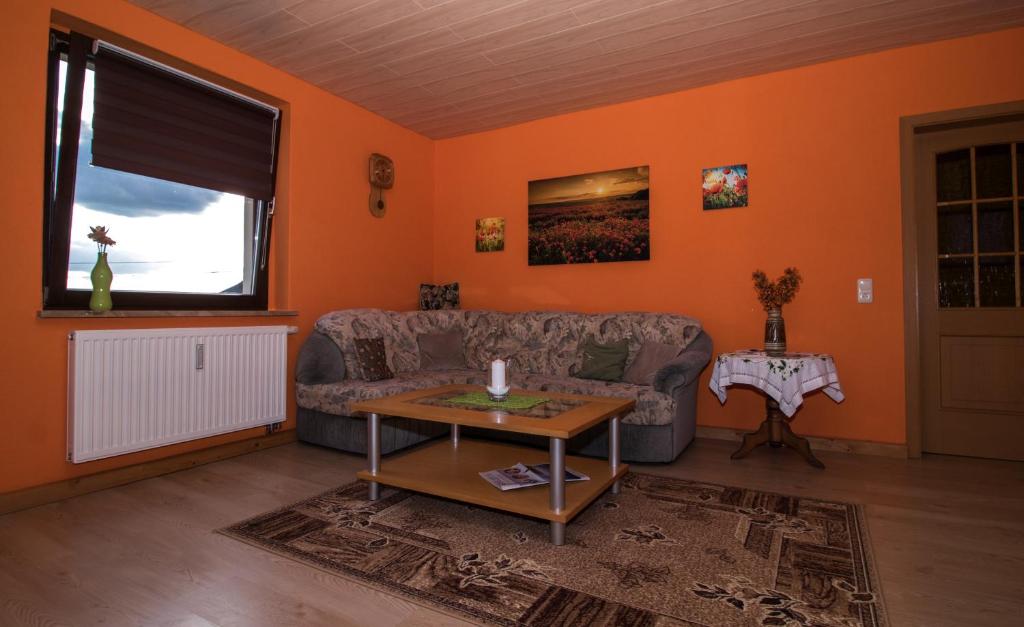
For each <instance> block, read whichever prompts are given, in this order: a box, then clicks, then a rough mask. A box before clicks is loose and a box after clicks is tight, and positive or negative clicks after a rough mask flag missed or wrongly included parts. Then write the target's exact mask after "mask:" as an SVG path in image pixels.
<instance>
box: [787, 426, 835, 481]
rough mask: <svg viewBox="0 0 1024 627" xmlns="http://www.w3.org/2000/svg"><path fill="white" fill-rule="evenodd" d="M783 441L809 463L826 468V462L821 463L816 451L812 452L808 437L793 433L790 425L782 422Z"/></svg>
mask: <svg viewBox="0 0 1024 627" xmlns="http://www.w3.org/2000/svg"><path fill="white" fill-rule="evenodd" d="M782 443H783V444H785V445H786V446H788V447H789V448H791V449H793V450H794V451H796V452H797V453H799V454H800V456H801V457H803V458H804V459H806V460H807V463H808V464H810V465H811V466H814V467H815V468H821V469H822V470H824V469H825V464H823V463H821V461H819V460H818V458H817V457H815V456H814V453H812V452H811V444H810V443H809V442H808V441H807V439H806V438H802V437H800V436H798V435H797V434H795V433H793V430H792V429H790V428H789V425H788V424H786V423H782Z"/></svg>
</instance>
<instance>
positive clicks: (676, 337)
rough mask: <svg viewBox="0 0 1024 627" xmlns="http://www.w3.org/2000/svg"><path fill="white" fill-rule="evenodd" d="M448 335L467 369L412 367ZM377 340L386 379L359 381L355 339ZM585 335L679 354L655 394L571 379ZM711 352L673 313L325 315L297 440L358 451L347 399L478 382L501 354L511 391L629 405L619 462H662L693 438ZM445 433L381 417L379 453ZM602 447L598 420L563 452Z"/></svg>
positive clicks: (306, 348) (307, 360)
mask: <svg viewBox="0 0 1024 627" xmlns="http://www.w3.org/2000/svg"><path fill="white" fill-rule="evenodd" d="M453 328H460V329H461V330H462V332H463V344H464V346H463V348H464V353H465V358H466V368H465V369H459V370H443V371H436V370H432V371H426V370H421V369H420V364H419V347H418V343H417V337H418V336H419V335H420V334H422V333H437V332H442V331H448V330H450V329H453ZM378 336H379V337H382V338H383V339H384V344H385V347H386V349H387V354H388V364H389V366H390V367H391V369H392V371H393V372H394V373H395V376H394V378H392V379H386V380H383V381H372V382H371V381H363V380H360V379H359V378H358V373H359V372H360V369H359V366H358V362H357V361H356V357H355V347H354V344H353V340H354V339H356V338H371V337H378ZM590 336H593V337H594V339H595V340H597V341H598V342H602V343H606V342H612V341H617V340H621V339H623V338H625V339H627V340H628V344H629V359H630V360H632V359H633V358H634V357H635V355H636V353H637V351H638V350H639V348H640V345H641V344H642V343H643V341H644V340H651V341H656V342H661V343H664V344H672V345H675V346H681V347H685V350H683V351H682V353H681V354H680V355H679V356H678V357H676V358H675V359H673V360H672V361H670V362H669V363H667V364H665V365H664V366H663V367H662V368H661V369H660V370H659V371H658V372H657V375H656V376H655V380H654V385H653V386H648V385H634V384H631V383H624V382H617V381H616V382H606V381H594V380H589V379H579V378H576V377H573V376H571V374H570V373H572V372H576V369H578V368H579V366H580V362H581V359H582V356H581V353H580V346H581V344H582V343H583V342H584V341H585V340H586V339H587V338H588V337H590ZM711 354H712V344H711V338H710V337H709V336H708V335H707V334H706V333H705V332H704V331H703V330H702V329H701V326H700V323H699V322H697V321H696V320H693V319H690V318H686V317H684V316H679V315H674V314H661V313H601V314H581V313H568V312H522V313H505V312H498V311H461V310H444V311H410V312H395V311H383V310H379V309H349V310H343V311H335V312H331V313H328V314H326V315H324V316H322V317H321V318H320V319H319V320H318V321H317V323H316V325H315V328H314V330H313V332H312V333H311V334H310V336H309V337H308V338H307V339H306V341H305V343H304V344H303V346H302V349H301V350H300V352H299V358H298V362H297V364H296V401H297V404H298V417H297V418H298V425H297V434H298V438H299V439H300V440H302V441H304V442H310V443H313V444H320V445H323V446H329V447H333V448H336V449H340V450H343V451H349V452H353V453H365V452H366V421H365V420H364V419H363V418H361V417H358V416H355V417H353V416H351V415H350V413H351V412H350V411H349V407H350V404H351V403H353V402H355V401H358V400H363V399H367V398H379V397H381V396H386V395H389V394H397V393H400V392H406V391H409V390H414V389H420V388H424V387H430V386H435V385H443V384H449V383H469V384H479V385H483V384H484V383H485V381H486V378H487V374H486V368H487V365H488V364H489V363H490V361H491V360H492V359H494V358H498V357H501V358H508V357H511V358H512V359H513V360H514V362H515V368H516V370H515V372H514V373H513V375H512V384H513V385H514V386H515V387H518V388H523V389H527V390H537V391H545V390H550V391H557V392H569V393H575V394H592V395H599V396H602V395H603V396H626V397H630V398H635V399H636V407H635V409H634V411H633V412H631V413H629V414H627V415H626V416H625V417H624V418H623V420H622V427H621V447H622V458H623V460H624V461H627V462H670V461H672V460H674V459H675V458H676V457H678V455H679V454H680V453H681V452H682V451H683V449H684V448H686V446H687V445H688V444H689V443H690V441H691V440H693V436H694V431H695V429H696V405H697V397H696V393H697V379H698V377H699V375H700V372H701V370H702V369H703V368H704V367H705V366H706V365H707V364H708V362H709V361H710V360H711ZM627 363H628V362H627ZM448 431H449V426H448V425H444V424H439V423H431V422H423V421H416V420H408V419H405V418H396V417H387V418H385V419H384V420H382V427H381V449H382V452H383V453H385V454H387V453H390V452H393V451H397V450H400V449H403V448H405V447H408V446H412V445H414V444H417V443H419V442H423V441H425V440H428V439H431V438H435V437H438V436H442V435H446V434H447V433H448ZM467 432H468V433H467V435H469V434H472V435H477V436H484V437H494V438H498V439H502V440H515V441H520V442H524V443H528V444H535V445H538V446H543V447H547V440H545V439H542V438H536V437H533V436H525V435H522V436H520V435H518V434H510V433H505V432H495V431H488V432H483V433H480V432H477V433H473V432H471V431H469V430H467ZM607 446H608V445H607V425H604V424H602V425H599V426H597V427H594V428H593V429H591V430H589V431H587V432H585V433H582V434H580V435H578V436H577V437H575V438H573V439H571V440H569V442H568V443H567V449H568V451H569V452H570V453H577V454H582V455H592V456H598V457H605V456H606V455H607V451H608V447H607Z"/></svg>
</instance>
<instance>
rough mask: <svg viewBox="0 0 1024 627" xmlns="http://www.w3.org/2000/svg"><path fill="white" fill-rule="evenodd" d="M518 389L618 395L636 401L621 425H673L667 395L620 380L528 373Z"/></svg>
mask: <svg viewBox="0 0 1024 627" xmlns="http://www.w3.org/2000/svg"><path fill="white" fill-rule="evenodd" d="M517 386H519V387H522V388H523V389H526V390H531V391H537V392H548V391H550V392H565V393H567V394H587V395H589V396H621V397H624V398H633V399H636V407H635V408H634V409H633V411H631V412H630V413H628V414H626V415H625V416H624V417H623V419H622V422H623V423H625V424H632V425H667V424H672V418H673V416H675V411H676V402H675V399H674V398H672V397H671V396H669V395H668V394H662V393H661V392H658V391H655V389H654V388H652V387H650V386H647V385H634V384H632V383H623V382H621V381H596V380H593V379H577V378H575V377H562V376H557V375H545V374H527V375H524V376H523V377H522V378H521V380H520V381H518V382H517Z"/></svg>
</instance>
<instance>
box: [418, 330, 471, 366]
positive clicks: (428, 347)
mask: <svg viewBox="0 0 1024 627" xmlns="http://www.w3.org/2000/svg"><path fill="white" fill-rule="evenodd" d="M416 344H417V345H418V346H419V351H420V369H421V370H456V369H465V367H466V355H465V353H464V352H463V349H462V345H463V334H462V329H452V330H451V331H442V332H441V333H420V334H419V336H418V337H417V338H416Z"/></svg>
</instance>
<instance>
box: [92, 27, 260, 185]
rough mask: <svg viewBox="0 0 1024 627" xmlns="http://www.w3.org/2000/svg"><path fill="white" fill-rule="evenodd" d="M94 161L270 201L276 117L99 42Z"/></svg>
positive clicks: (96, 61)
mask: <svg viewBox="0 0 1024 627" xmlns="http://www.w3.org/2000/svg"><path fill="white" fill-rule="evenodd" d="M95 71H96V78H95V80H96V83H95V96H94V113H93V139H92V164H93V165H95V166H100V167H105V168H112V169H115V170H121V171H124V172H131V173H133V174H140V175H143V176H149V177H153V178H159V179H164V180H167V181H174V182H176V183H184V184H186V185H193V186H196V187H205V188H207V189H213V190H217V191H221V192H228V193H231V194H239V195H242V196H246V197H248V198H254V199H256V200H264V201H269V200H271V199H272V198H273V196H274V145H275V138H276V137H275V136H276V124H277V116H276V115H275V113H274V112H273V111H271V110H269V109H265V108H263V107H260V106H257V105H255V104H252V103H249V102H246V101H244V100H242V99H240V98H235V97H232V96H230V95H228V94H225V93H222V92H220V91H217V90H214V89H211V88H210V87H207V86H206V85H203V84H201V83H198V82H196V81H192V80H189V79H187V78H185V77H182V76H179V75H177V74H174V73H171V72H167V71H165V70H162V69H160V68H158V67H155V66H152V65H150V64H147V63H144V62H141V61H138V60H136V59H133V58H131V57H129V56H126V55H123V54H121V53H119V52H117V51H115V50H111V49H109V48H105V47H100V49H99V51H98V52H97V54H96V58H95Z"/></svg>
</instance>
